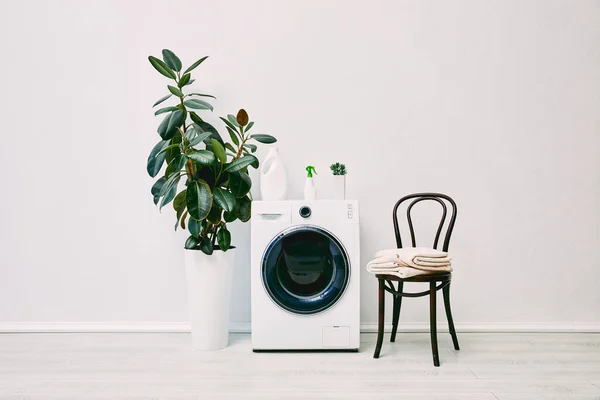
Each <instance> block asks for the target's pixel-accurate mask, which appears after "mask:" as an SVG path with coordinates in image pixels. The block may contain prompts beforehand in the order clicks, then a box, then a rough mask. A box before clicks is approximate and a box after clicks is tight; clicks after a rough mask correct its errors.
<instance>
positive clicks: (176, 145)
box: [158, 143, 179, 154]
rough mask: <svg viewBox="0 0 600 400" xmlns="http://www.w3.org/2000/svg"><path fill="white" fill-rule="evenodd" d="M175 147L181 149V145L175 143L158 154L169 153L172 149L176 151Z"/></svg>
mask: <svg viewBox="0 0 600 400" xmlns="http://www.w3.org/2000/svg"><path fill="white" fill-rule="evenodd" d="M175 147H179V143H174V144H170V145H168V146H167V147H165V148H164V149H162V150H161V151H160V153H158V154H162V153H164V152H166V151H169V150H171V149H174V148H175Z"/></svg>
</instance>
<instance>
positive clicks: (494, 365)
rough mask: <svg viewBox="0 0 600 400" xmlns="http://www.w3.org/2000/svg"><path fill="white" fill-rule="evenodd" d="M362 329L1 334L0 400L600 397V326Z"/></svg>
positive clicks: (540, 399)
mask: <svg viewBox="0 0 600 400" xmlns="http://www.w3.org/2000/svg"><path fill="white" fill-rule="evenodd" d="M375 339H376V335H375V334H364V335H362V337H361V351H360V352H359V353H252V350H251V345H250V337H249V335H243V334H232V335H231V339H230V346H229V347H228V348H226V349H224V350H221V351H217V352H198V351H193V350H192V348H191V343H190V337H189V335H187V334H133V333H130V334H81V333H80V334H0V400H8V399H10V400H17V399H19V400H29V399H45V400H47V399H49V400H58V399H84V398H85V399H98V400H102V399H136V400H138V399H139V400H142V399H147V400H149V399H165V400H187V399H190V400H191V399H217V400H223V399H240V398H245V399H246V398H247V399H292V400H295V399H298V400H300V399H307V398H310V399H338V398H339V399H350V400H355V399H365V398H368V397H369V396H372V395H373V394H375V393H376V394H377V400H387V399H390V400H391V399H394V400H403V399H415V400H425V399H437V400H452V399H466V400H469V399H481V400H521V399H533V400H536V399H537V400H550V399H552V400H558V399H577V400H582V399H595V400H600V334H573V333H565V334H514V333H504V334H490V333H487V334H473V333H471V334H466V333H465V334H459V340H460V344H461V349H462V350H460V351H455V350H454V349H453V348H452V343H451V340H450V336H449V335H448V334H447V333H445V334H440V335H439V342H440V343H439V344H440V357H441V362H442V366H441V367H440V368H434V367H433V365H432V360H431V352H430V351H431V350H430V344H429V335H428V334H422V333H400V334H399V335H398V338H397V341H396V343H390V342H389V335H386V342H384V346H383V350H382V353H381V358H380V359H378V360H374V359H373V358H372V352H373V348H374V343H375Z"/></svg>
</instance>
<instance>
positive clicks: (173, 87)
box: [167, 85, 184, 97]
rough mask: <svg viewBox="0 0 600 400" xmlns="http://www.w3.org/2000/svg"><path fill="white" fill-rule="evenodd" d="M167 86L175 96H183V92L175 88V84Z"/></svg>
mask: <svg viewBox="0 0 600 400" xmlns="http://www.w3.org/2000/svg"><path fill="white" fill-rule="evenodd" d="M167 88H168V89H169V92H171V93H173V94H174V95H175V96H177V97H183V96H184V94H183V92H182V91H181V90H179V89H178V88H176V87H175V86H171V85H167Z"/></svg>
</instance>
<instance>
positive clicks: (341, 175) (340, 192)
mask: <svg viewBox="0 0 600 400" xmlns="http://www.w3.org/2000/svg"><path fill="white" fill-rule="evenodd" d="M329 168H330V169H331V172H332V173H333V198H334V199H335V200H345V199H346V166H345V165H344V164H340V163H339V162H336V163H335V164H331V165H330V166H329Z"/></svg>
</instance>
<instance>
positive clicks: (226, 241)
mask: <svg viewBox="0 0 600 400" xmlns="http://www.w3.org/2000/svg"><path fill="white" fill-rule="evenodd" d="M217 243H218V244H219V248H220V249H221V250H223V251H227V250H228V249H229V247H231V233H230V232H229V231H228V230H227V228H225V227H222V228H221V229H219V232H218V233H217Z"/></svg>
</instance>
